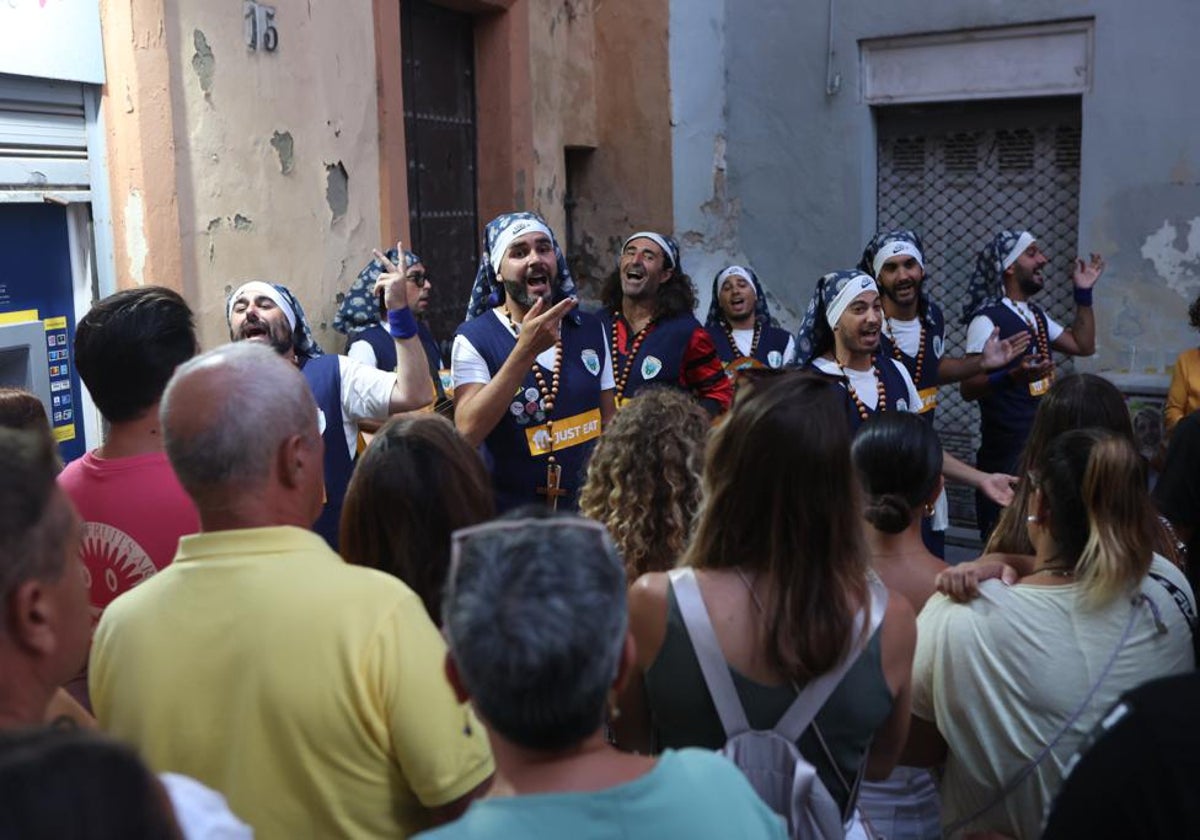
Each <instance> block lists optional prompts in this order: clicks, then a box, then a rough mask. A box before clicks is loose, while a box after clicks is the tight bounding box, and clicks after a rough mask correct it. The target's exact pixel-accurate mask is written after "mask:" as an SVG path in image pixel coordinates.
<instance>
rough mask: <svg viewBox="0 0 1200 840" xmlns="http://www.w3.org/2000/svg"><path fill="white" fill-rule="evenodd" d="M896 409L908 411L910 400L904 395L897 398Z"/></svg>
mask: <svg viewBox="0 0 1200 840" xmlns="http://www.w3.org/2000/svg"><path fill="white" fill-rule="evenodd" d="M896 410H897V411H908V400H906V399H904V397H901V398H900V399H898V400H896Z"/></svg>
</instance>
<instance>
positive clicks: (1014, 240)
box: [962, 230, 1036, 324]
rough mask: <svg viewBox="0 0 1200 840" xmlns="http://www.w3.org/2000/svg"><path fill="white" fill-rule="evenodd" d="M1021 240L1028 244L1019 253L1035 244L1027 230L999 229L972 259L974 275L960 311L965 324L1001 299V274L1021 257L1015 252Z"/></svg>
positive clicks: (1002, 283) (1002, 288) (1002, 296)
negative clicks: (973, 260)
mask: <svg viewBox="0 0 1200 840" xmlns="http://www.w3.org/2000/svg"><path fill="white" fill-rule="evenodd" d="M1022 240H1027V241H1026V244H1025V245H1024V246H1022V248H1021V250H1024V249H1025V248H1028V247H1029V244H1030V243H1032V242H1035V241H1036V240H1035V239H1034V237H1033V235H1032V234H1031V233H1029V231H1025V230H1002V231H1000V232H999V233H997V234H996V235H995V236H993V237H992V241H991V242H989V243H988V244H987V245H985V246H984V247H983V250H982V251H980V252H979V256H978V257H976V259H975V272H974V273H973V274H972V275H971V282H970V284H969V285H968V286H967V305H966V306H964V307H963V311H962V322H963V323H964V324H969V323H971V319H972V318H974V317H975V316H976V315H978V314H979V312H980V311H982V310H984V309H987V308H988V307H989V306H995V305H996V304H997V303H999V302H1000V301H1002V300H1003V299H1004V297H1005V292H1004V272H1005V270H1006V269H1007V268H1008V267H1009V266H1010V265H1012V264H1013V263H1014V262H1016V261H1017V257H1018V256H1020V252H1019V251H1017V252H1016V253H1014V251H1016V250H1017V246H1018V245H1019V244H1020V243H1021V241H1022Z"/></svg>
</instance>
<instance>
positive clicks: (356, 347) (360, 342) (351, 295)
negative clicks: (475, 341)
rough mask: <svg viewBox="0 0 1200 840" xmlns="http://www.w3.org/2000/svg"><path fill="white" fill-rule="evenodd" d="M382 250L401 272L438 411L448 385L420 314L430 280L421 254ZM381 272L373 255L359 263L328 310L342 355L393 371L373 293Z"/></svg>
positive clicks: (391, 348) (390, 343)
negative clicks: (341, 337)
mask: <svg viewBox="0 0 1200 840" xmlns="http://www.w3.org/2000/svg"><path fill="white" fill-rule="evenodd" d="M397 244H399V243H397ZM384 256H385V257H387V259H388V260H390V261H391V262H392V263H393V264H395V265H396V266H397V267H399V268H401V269H402V270H403V272H404V280H405V289H406V290H407V292H408V308H409V309H410V310H412V313H413V315H415V316H416V317H417V336H418V337H419V338H420V339H421V346H422V347H423V348H425V358H426V360H427V361H428V362H429V379H430V382H431V384H432V386H433V391H432V396H431V400H432V402H433V405H434V407H435V409H436V410H438V411H442V410H443V408H444V407H446V406H449V405H450V402H449V399H450V394H451V392H452V388H451V384H450V370H449V367H448V365H446V364H444V362H443V359H442V350H441V348H440V347H439V346H438V342H437V339H436V338H434V335H433V332H432V331H431V330H430V329H429V324H428V323H426V321H425V317H424V316H425V313H426V311H427V310H428V309H429V302H430V299H431V297H432V294H433V281H432V280H431V279H430V277H429V272H428V271H427V270H426V268H425V264H424V263H422V262H421V258H420V257H418V256H417V255H416V254H414V253H413V252H412V251H406V250H403V249H400V250H398V249H396V248H392V249H390V250H388V251H387V253H385V254H384ZM384 273H386V269H385V268H384V266H383V263H382V262H381V261H380V260H379V259H376V258H372V260H371V262H369V263H367V265H366V266H364V267H363V270H362V271H360V272H359V273H358V277H356V278H355V279H354V283H353V284H351V286H350V290H349V291H348V292H346V296H345V297H344V298H343V299H342V304H341V306H339V307H338V311H337V314H336V315H334V316H333V328H334V329H335V330H337V331H338V332H340V333H345V334H346V336H347V339H346V355H347V356H349V357H350V358H351V359H356V360H358V361H360V362H362V363H363V364H364V365H370V366H371V367H376V368H379V369H380V370H385V371H394V370H395V369H396V346H395V340H394V339H393V338H392V336H391V333H389V332H388V329H387V318H386V316H384V317H382V318H381V317H380V313H379V300H378V298H377V296H376V295H375V294H374V289H375V284H376V283H378V282H379V277H380V275H382V274H384ZM364 428H369V426H368V424H364Z"/></svg>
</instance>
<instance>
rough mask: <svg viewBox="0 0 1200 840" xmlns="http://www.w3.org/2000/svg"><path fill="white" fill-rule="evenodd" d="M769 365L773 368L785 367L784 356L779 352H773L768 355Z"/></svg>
mask: <svg viewBox="0 0 1200 840" xmlns="http://www.w3.org/2000/svg"><path fill="white" fill-rule="evenodd" d="M767 364H768V365H770V366H771V367H773V368H777V367H783V354H782V353H780V352H779V351H778V350H772V351H771V352H770V353H768V354H767Z"/></svg>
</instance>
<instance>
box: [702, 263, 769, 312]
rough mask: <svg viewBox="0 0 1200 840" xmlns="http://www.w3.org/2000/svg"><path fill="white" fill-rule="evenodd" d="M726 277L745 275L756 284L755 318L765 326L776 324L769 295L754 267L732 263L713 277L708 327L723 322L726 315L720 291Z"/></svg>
mask: <svg viewBox="0 0 1200 840" xmlns="http://www.w3.org/2000/svg"><path fill="white" fill-rule="evenodd" d="M726 277H745V278H746V279H747V280H749V281H750V282H751V283H753V284H754V294H755V300H754V320H755V321H758V322H760V323H762V325H763V326H764V327H765V326H775V321H774V320H773V319H772V318H771V307H770V305H768V303H767V295H766V293H765V292H763V287H762V284H761V283H759V282H758V275H757V274H755V273H754V269H752V268H750V266H745V265H730V266H726V267H725V268H723V269H721V270H720V271H718V272H717V274H716V276H715V277H713V286H712V301H711V302H710V303H709V304H708V318H706V319H705V321H704V325H705V326H706V327H716V326H719V325H720V324H721V321H722V320H723V319H724V317H725V315H724V313H723V312H721V301H720V298H719V292H720V291H721V283H722V282H723V281H724V280H725V278H726Z"/></svg>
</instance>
